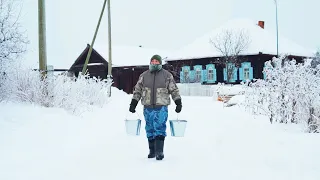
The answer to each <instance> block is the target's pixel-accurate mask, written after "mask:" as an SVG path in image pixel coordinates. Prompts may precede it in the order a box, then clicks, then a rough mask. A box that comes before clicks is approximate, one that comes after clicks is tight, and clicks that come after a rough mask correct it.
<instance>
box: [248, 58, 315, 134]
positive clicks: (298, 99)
mask: <svg viewBox="0 0 320 180" xmlns="http://www.w3.org/2000/svg"><path fill="white" fill-rule="evenodd" d="M319 70H320V69H319V68H312V67H311V66H310V65H307V64H303V63H296V61H295V60H291V61H289V60H288V59H286V58H274V59H273V60H272V61H269V62H267V63H266V68H265V70H264V72H265V73H266V79H264V80H261V79H260V80H256V81H255V82H254V83H251V84H250V86H248V85H247V84H246V85H245V86H244V87H245V88H246V91H245V97H246V98H245V104H246V107H247V109H249V110H250V111H251V112H252V113H254V114H264V115H267V116H268V117H269V119H270V122H271V123H274V122H280V123H300V124H303V125H305V126H306V130H307V131H308V132H317V131H319V123H320V122H319V117H320V112H319V108H320V103H319V101H320V87H319V86H318V84H319V83H320V73H319Z"/></svg>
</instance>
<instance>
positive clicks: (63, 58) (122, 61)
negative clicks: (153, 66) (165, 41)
mask: <svg viewBox="0 0 320 180" xmlns="http://www.w3.org/2000/svg"><path fill="white" fill-rule="evenodd" d="M85 48H86V47H85V44H84V46H77V47H70V48H68V51H66V52H61V53H59V54H53V53H52V54H50V55H49V54H48V62H47V64H48V65H53V66H54V69H69V68H70V67H71V66H72V64H73V63H74V62H75V61H76V59H77V58H78V57H79V55H80V54H81V53H82V52H83V50H84V49H85ZM93 49H94V50H96V51H97V52H98V53H99V54H100V55H101V56H102V57H103V58H104V59H105V60H106V61H108V58H109V56H108V54H109V48H108V44H107V43H103V44H99V43H95V44H94V45H93ZM155 54H158V55H160V56H161V57H162V58H163V59H164V58H166V57H167V56H168V54H169V52H168V51H165V50H158V49H153V48H145V47H139V46H124V45H113V46H112V66H113V67H121V66H143V65H144V66H145V65H149V62H150V61H149V60H150V58H151V57H152V56H153V55H155ZM89 63H90V62H89ZM162 63H164V60H163V61H162ZM25 64H26V65H27V66H30V67H32V68H38V67H39V63H38V61H34V62H32V63H30V62H27V63H25ZM89 65H91V66H92V65H98V64H89Z"/></svg>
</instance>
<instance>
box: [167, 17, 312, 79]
mask: <svg viewBox="0 0 320 180" xmlns="http://www.w3.org/2000/svg"><path fill="white" fill-rule="evenodd" d="M264 25H265V23H264V22H263V21H259V22H258V23H255V22H253V21H251V20H248V19H234V20H231V21H228V22H226V23H225V24H223V25H222V26H221V27H219V28H217V29H215V30H213V31H212V32H209V33H208V34H205V35H204V36H202V37H200V38H198V39H196V40H195V41H194V42H193V43H191V44H189V45H187V46H185V47H183V48H181V49H180V50H178V51H177V52H174V53H172V54H171V55H169V56H168V58H167V59H166V64H167V66H170V67H171V68H173V69H175V71H176V72H177V73H178V74H179V78H177V79H176V81H177V82H180V83H202V84H215V83H218V82H221V83H240V82H241V81H246V80H253V79H263V78H265V74H264V73H263V70H264V68H265V62H266V61H269V60H272V58H273V57H276V56H277V49H276V47H277V44H276V43H277V41H276V36H275V35H273V34H272V33H270V32H268V31H267V30H266V29H265V28H264ZM226 30H229V31H230V30H231V32H232V31H233V32H239V31H240V30H241V31H243V32H245V33H247V35H248V37H249V38H250V40H249V45H248V48H247V49H245V51H243V52H242V53H241V54H239V56H238V59H239V60H240V63H239V66H237V67H236V68H234V72H233V73H232V74H233V75H232V76H231V79H230V80H229V82H227V71H226V67H225V65H224V64H221V63H217V62H218V59H219V58H222V57H223V56H222V54H221V53H220V52H219V51H218V50H216V49H215V48H214V46H213V44H212V43H211V40H212V39H214V38H215V37H217V36H219V35H221V34H222V33H223V32H225V31H226ZM279 52H280V53H281V54H280V55H286V56H287V57H288V58H289V59H293V58H294V59H295V60H297V62H302V61H303V60H304V59H305V58H307V57H310V56H312V55H313V52H312V51H311V50H308V49H305V48H304V47H301V46H299V45H298V44H296V43H294V42H292V41H290V40H288V39H285V38H283V37H282V36H280V37H279ZM230 65H231V66H235V65H234V64H230Z"/></svg>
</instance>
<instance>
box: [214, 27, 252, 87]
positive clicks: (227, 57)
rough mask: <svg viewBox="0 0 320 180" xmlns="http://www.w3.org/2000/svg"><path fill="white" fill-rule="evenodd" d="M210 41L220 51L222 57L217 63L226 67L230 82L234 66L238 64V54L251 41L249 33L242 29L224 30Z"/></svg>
mask: <svg viewBox="0 0 320 180" xmlns="http://www.w3.org/2000/svg"><path fill="white" fill-rule="evenodd" d="M210 42H211V43H212V45H213V46H214V47H215V49H217V51H219V52H220V53H221V56H222V58H219V59H218V60H217V63H218V64H223V65H224V66H225V67H226V69H227V81H228V82H230V79H231V77H232V75H233V72H234V70H235V68H237V66H238V65H239V62H240V60H239V55H241V53H243V52H244V51H246V50H247V49H248V47H249V44H250V43H251V41H250V38H249V35H248V33H247V32H246V31H244V30H239V31H236V30H224V31H223V32H222V33H220V34H218V35H217V36H216V37H215V38H213V39H211V40H210ZM229 63H231V64H232V65H230V64H229Z"/></svg>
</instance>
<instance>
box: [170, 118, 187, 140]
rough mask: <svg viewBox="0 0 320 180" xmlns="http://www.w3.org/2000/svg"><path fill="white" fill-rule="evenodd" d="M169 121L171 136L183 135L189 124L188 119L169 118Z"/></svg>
mask: <svg viewBox="0 0 320 180" xmlns="http://www.w3.org/2000/svg"><path fill="white" fill-rule="evenodd" d="M169 122H170V131H171V136H175V137H183V136H184V133H185V130H186V126H187V121H186V120H169Z"/></svg>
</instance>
